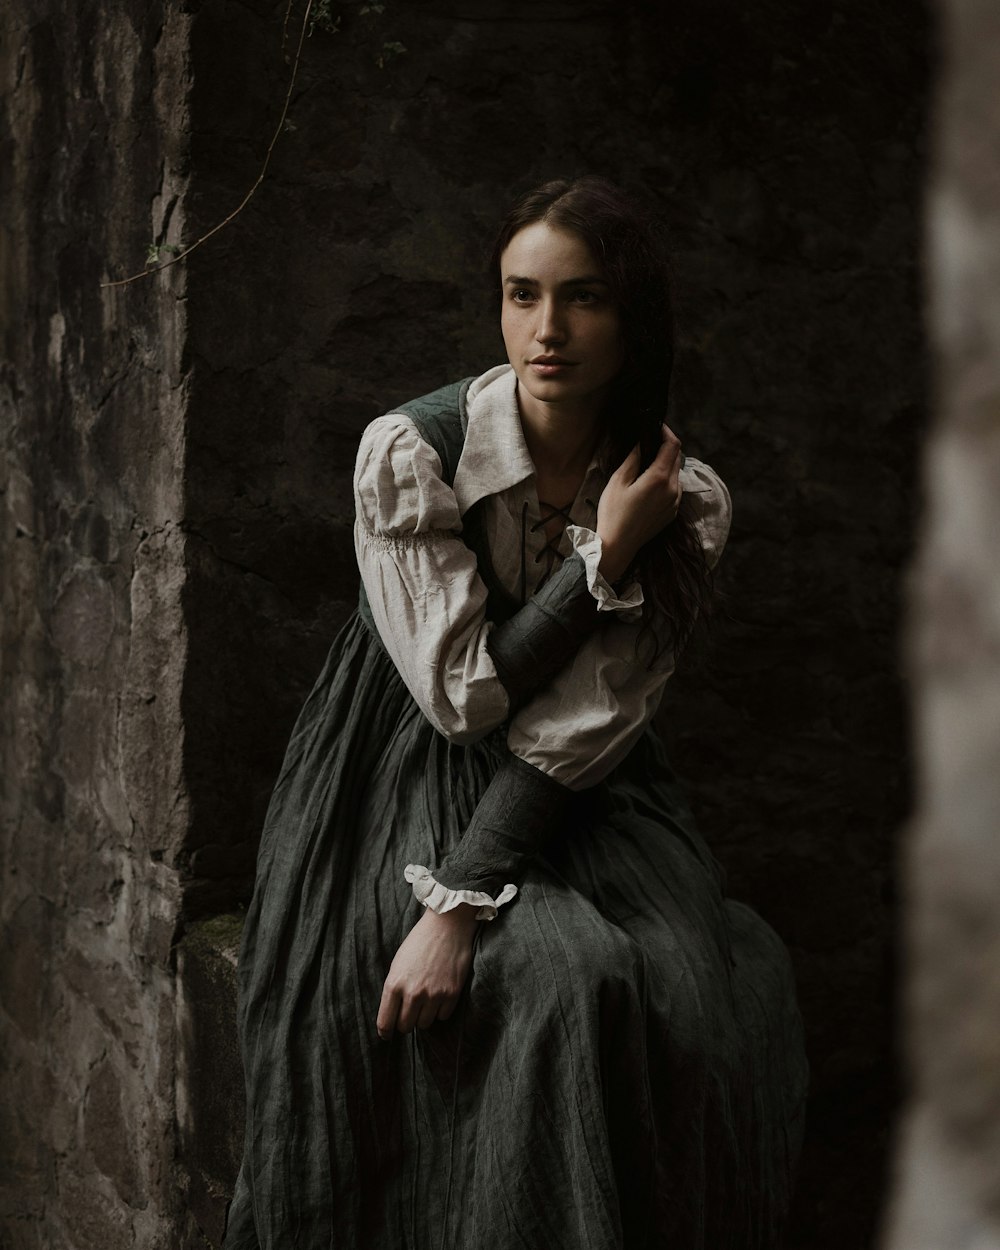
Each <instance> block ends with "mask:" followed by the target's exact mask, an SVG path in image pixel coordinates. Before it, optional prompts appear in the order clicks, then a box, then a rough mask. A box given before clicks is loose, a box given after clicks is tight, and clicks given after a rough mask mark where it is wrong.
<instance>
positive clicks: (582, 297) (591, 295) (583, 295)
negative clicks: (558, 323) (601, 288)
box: [574, 291, 600, 304]
mask: <svg viewBox="0 0 1000 1250" xmlns="http://www.w3.org/2000/svg"><path fill="white" fill-rule="evenodd" d="M574 298H575V300H576V302H577V303H578V304H593V303H594V302H595V301H596V300H597V299H599V298H600V297H599V296H598V294H597V292H596V291H577V292H575V294H574Z"/></svg>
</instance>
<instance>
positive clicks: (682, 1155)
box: [225, 409, 806, 1250]
mask: <svg viewBox="0 0 1000 1250" xmlns="http://www.w3.org/2000/svg"><path fill="white" fill-rule="evenodd" d="M411 411H413V413H414V415H415V416H416V414H417V412H419V411H420V410H419V409H413V410H411ZM424 416H425V418H426V416H427V412H426V411H425V412H424ZM421 431H422V433H423V435H424V437H425V438H426V439H427V441H430V442H431V443H432V445H434V446H435V447H436V448H437V449H438V450H439V452H441V454H442V460H443V462H444V463H445V466H446V471H447V469H448V465H449V464H450V465H451V470H450V471H451V472H452V473H453V470H454V463H455V456H454V454H453V453H454V450H455V446H456V445H457V446H459V447H460V443H461V433H460V429H459V427H458V425H457V415H456V417H455V418H454V419H453V420H450V419H449V418H448V416H447V414H444V415H443V416H442V415H441V414H438V416H436V417H433V419H430V420H424V422H423V424H422V426H421ZM469 529H471V530H472V531H473V534H474V535H476V534H477V533H478V534H479V535H481V533H482V531H481V530H479V531H477V530H476V527H475V526H470V527H469ZM467 532H468V531H467ZM482 541H483V540H482V538H481V536H479V537H474V538H473V540H472V544H470V545H473V544H474V543H475V542H479V543H480V544H481V543H482ZM477 555H479V556H480V557H481V567H482V568H483V569H484V570H488V553H487V552H485V551H484V550H479V551H477ZM487 584H489V583H487ZM364 609H365V605H364V600H363V596H362V605H361V608H360V609H359V611H358V612H357V613H356V614H355V615H354V616H353V617H352V619H351V620H350V621H349V622H348V624H347V625H346V627H345V628H344V630H343V631H342V632H341V634H340V636H339V637H338V638H337V640H336V641H335V642H334V644H333V647H332V649H331V651H330V655H329V658H328V660H327V662H326V665H325V667H324V669H323V672H322V673H321V674H320V677H319V680H318V681H317V683H316V686H315V688H314V689H313V691H312V693H311V694H310V696H309V699H308V701H307V702H306V705H305V707H304V708H303V710H302V713H301V715H300V717H299V720H298V722H297V724H296V726H295V729H294V731H293V734H292V738H291V741H290V743H289V746H288V752H287V755H286V757H285V761H284V765H283V767H282V771H281V774H280V776H279V778H278V782H277V785H276V787H275V791H274V795H273V798H272V801H271V805H270V809H269V812H268V816H267V821H266V825H265V830H264V835H263V841H262V845H261V851H260V859H259V864H258V875H257V885H256V890H255V893H254V898H253V902H252V905H251V908H250V911H249V914H248V916H247V923H246V929H245V937H244V945H243V950H242V952H241V957H240V970H239V983H240V1029H241V1043H242V1050H243V1058H244V1066H245V1073H246V1090H247V1131H246V1150H245V1157H244V1162H243V1167H242V1170H241V1172H240V1176H239V1179H238V1182H237V1188H236V1193H235V1196H234V1199H233V1204H232V1207H231V1210H230V1217H229V1227H228V1231H227V1236H226V1241H225V1247H226V1250H257V1248H258V1247H260V1248H261V1250H277V1248H279V1247H280V1248H281V1250H291V1248H292V1247H296V1248H297V1250H320V1248H321V1247H322V1248H323V1250H326V1248H327V1247H336V1248H338V1250H339V1248H343V1250H444V1248H448V1250H452V1248H458V1250H473V1248H476V1250H478V1248H479V1247H483V1246H489V1247H490V1248H491V1250H663V1248H669V1250H727V1248H732V1250H750V1248H751V1247H770V1246H775V1245H777V1244H778V1242H779V1239H780V1233H781V1228H782V1225H783V1221H784V1218H785V1215H786V1212H787V1208H788V1203H789V1193H790V1184H791V1176H792V1171H793V1168H794V1164H795V1159H796V1156H797V1153H798V1146H799V1141H800V1136H801V1122H802V1111H803V1104H804V1097H805V1084H806V1068H805V1061H804V1059H803V1055H802V1042H801V1026H800V1020H799V1015H798V1011H797V1008H796V1005H795V997H794V990H793V985H792V978H791V971H790V968H789V962H788V957H787V954H786V952H785V950H784V948H783V947H782V945H781V943H780V941H779V940H778V938H777V937H776V936H775V934H774V933H773V932H772V930H771V929H770V928H769V927H768V926H767V925H766V924H765V923H764V922H763V921H762V920H761V919H760V918H759V917H758V916H757V915H756V914H755V913H754V912H753V911H751V910H750V909H749V908H747V907H745V906H743V905H741V904H739V903H735V902H732V901H728V900H725V899H724V898H723V895H722V889H721V880H720V872H719V870H718V867H717V865H716V863H715V861H714V860H713V858H712V856H711V854H710V852H709V851H708V849H707V847H706V845H705V843H704V842H703V841H702V839H701V837H700V836H699V834H698V833H697V831H696V828H695V824H694V821H693V819H692V817H691V813H690V811H689V809H688V807H687V805H686V803H685V801H684V799H683V797H682V794H681V791H680V788H679V786H678V784H677V782H676V780H675V778H674V776H673V774H672V772H671V770H670V767H669V765H668V763H667V761H666V758H665V756H664V752H663V748H662V746H661V745H660V743H659V741H658V739H657V737H656V736H655V734H654V733H653V732H652V731H647V732H646V733H645V734H644V735H643V737H642V738H641V739H640V741H639V743H638V744H637V746H636V747H635V748H634V749H633V750H632V752H631V753H630V755H629V756H628V757H627V759H626V760H625V761H624V763H623V764H621V765H620V766H619V767H618V768H617V769H616V770H615V771H614V772H612V773H611V775H610V776H609V777H608V778H607V779H606V781H604V782H603V783H602V784H601V785H599V786H597V787H595V788H593V789H591V790H589V791H586V792H584V793H583V794H581V795H580V796H579V797H578V798H577V800H576V801H575V802H574V803H573V804H572V806H571V809H570V813H569V815H568V817H567V818H566V819H565V820H564V821H563V822H562V824H561V826H560V827H558V828H556V829H553V831H552V833H551V835H550V836H549V838H548V840H547V842H546V844H545V847H544V851H543V853H542V854H541V855H540V856H538V857H537V858H535V859H534V860H533V861H532V862H531V863H530V865H529V866H528V868H527V869H526V871H525V873H524V875H523V877H522V879H521V881H520V882H519V883H518V884H519V886H520V892H519V893H518V895H517V898H516V899H515V900H514V901H513V902H511V903H509V904H507V905H506V906H505V907H503V908H502V909H501V911H500V913H499V915H498V917H497V919H496V920H494V921H492V922H490V923H484V924H482V925H481V926H480V929H479V934H478V938H477V945H476V949H475V957H474V962H473V970H472V974H471V977H470V980H469V983H468V985H467V987H466V991H465V993H464V995H463V998H462V1000H461V1003H460V1006H459V1008H458V1010H456V1012H455V1014H454V1015H453V1016H452V1017H451V1019H450V1020H448V1021H447V1022H440V1021H439V1022H437V1023H436V1024H434V1025H433V1026H432V1027H431V1028H430V1029H427V1030H417V1031H415V1032H414V1033H412V1034H409V1035H396V1036H395V1037H394V1039H393V1040H392V1041H390V1042H381V1041H380V1040H379V1039H378V1037H377V1035H376V1032H375V1017H376V1013H377V1011H378V1005H379V1000H380V997H381V992H382V984H383V981H384V979H385V976H386V973H387V971H388V968H389V964H390V963H391V961H392V958H393V956H394V954H395V952H396V950H397V949H398V947H399V945H400V943H401V942H402V940H403V938H404V937H405V936H406V934H407V933H408V932H409V930H410V929H411V928H412V926H413V924H414V923H415V922H416V920H417V919H418V918H419V915H420V911H421V909H420V906H419V904H417V903H416V902H415V901H414V899H413V897H412V894H411V891H410V889H409V887H408V886H407V885H406V884H405V882H404V881H403V878H402V869H403V866H404V865H405V864H408V863H418V864H428V865H431V866H433V865H435V864H437V863H440V862H441V861H442V860H443V859H444V857H445V856H446V855H447V854H448V852H449V851H451V850H452V849H453V848H454V847H455V846H456V845H457V844H458V842H459V841H460V840H461V838H462V834H463V830H464V829H465V828H466V826H467V825H468V823H469V821H470V818H471V817H472V814H473V812H474V811H475V809H476V806H477V803H478V802H479V799H480V797H481V796H482V794H483V793H484V791H485V790H486V787H487V786H488V785H489V782H490V780H491V778H492V777H493V775H494V773H495V772H496V770H497V768H498V766H499V764H500V762H501V760H502V759H503V757H504V754H505V752H506V745H505V743H506V729H505V728H503V727H501V728H500V729H498V730H497V731H495V732H494V733H493V734H491V735H489V736H488V737H487V738H485V739H484V740H482V741H480V742H477V743H475V744H474V745H472V746H465V747H460V746H455V745H453V744H451V743H449V742H448V741H447V740H446V739H445V738H444V737H443V736H441V735H440V734H439V733H437V732H436V731H435V730H434V729H433V728H432V727H431V725H430V724H429V722H428V721H427V720H426V719H425V718H424V716H423V714H422V713H421V712H420V710H419V709H418V707H417V706H416V704H415V703H414V701H413V699H412V697H411V696H410V694H409V692H408V691H407V689H406V687H405V685H404V684H403V681H402V679H401V678H400V676H399V674H398V673H397V671H396V669H395V667H394V666H393V664H392V662H391V660H390V659H389V658H388V656H387V654H386V652H385V651H384V649H383V647H382V645H381V643H380V641H379V638H378V636H377V634H376V633H375V630H374V627H373V625H372V624H371V622H370V616H369V615H368V613H367V612H366V611H365V610H364ZM499 610H501V609H500V608H499V607H498V611H499ZM491 619H492V618H491Z"/></svg>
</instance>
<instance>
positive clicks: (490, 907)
mask: <svg viewBox="0 0 1000 1250" xmlns="http://www.w3.org/2000/svg"><path fill="white" fill-rule="evenodd" d="M403 876H404V877H405V878H406V880H407V881H408V882H409V883H410V885H412V886H413V897H414V898H415V899H416V900H417V902H418V903H423V905H424V906H425V907H429V908H430V909H431V911H434V912H437V914H438V915H439V916H440V915H443V914H444V912H446V911H452V910H453V909H454V908H456V907H458V906H459V904H460V903H469V904H470V905H471V906H473V907H478V908H479V910H478V911H477V912H476V919H477V920H495V919H496V915H497V908H498V907H502V906H503V905H504V903H509V902H510V900H511V899H512V898H513V897H514V895H515V894H516V893H517V886H516V885H513V884H511V883H510V882H508V883H507V885H505V886H504V888H503V889H502V890H501V891H500V893H499V894H498V895H497V896H496V898H495V899H494V898H490V896H489V895H488V894H485V893H484V892H483V891H482V890H449V889H448V888H447V886H443V885H441V884H440V882H438V881H435V880H434V878H433V877H432V876H431V874H430V869H428V868H425V867H424V866H423V864H407V865H406V867H405V868H404V869H403Z"/></svg>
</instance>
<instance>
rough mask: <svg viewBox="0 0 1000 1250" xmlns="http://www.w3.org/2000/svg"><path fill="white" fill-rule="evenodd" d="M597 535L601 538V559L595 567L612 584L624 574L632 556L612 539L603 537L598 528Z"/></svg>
mask: <svg viewBox="0 0 1000 1250" xmlns="http://www.w3.org/2000/svg"><path fill="white" fill-rule="evenodd" d="M597 536H598V537H599V538H600V540H601V559H600V563H599V564H598V566H597V569H598V572H599V573H600V574H601V576H602V577H603V578H604V579H605V580H606V581H609V582H611V583H612V585H613V584H614V583H615V582H618V581H621V579H622V578H623V577H624V576H625V571H626V569H627V568H628V566H629V565H630V564H631V563H632V557H631V555H630V554H629V553H628V552H623V551H622V549H621V547H619V546H618V545H617V544H616V543H615V542H614V541H612V540H609V539H607V538H605V537H604V535H603V534H601V532H600V530H598V532H597Z"/></svg>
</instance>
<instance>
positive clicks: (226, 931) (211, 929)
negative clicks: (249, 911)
mask: <svg viewBox="0 0 1000 1250" xmlns="http://www.w3.org/2000/svg"><path fill="white" fill-rule="evenodd" d="M244 919H245V916H244V914H243V913H242V912H239V913H231V912H230V913H226V914H224V915H222V916H213V917H212V918H211V919H210V920H201V921H199V922H198V923H197V924H193V925H191V927H190V928H189V929H188V931H187V933H185V935H184V945H185V946H187V947H188V948H189V949H192V950H195V951H197V952H198V953H199V954H209V953H212V952H225V953H226V954H230V953H232V954H235V952H236V951H237V950H238V949H239V945H240V939H241V937H242V936H243V921H244Z"/></svg>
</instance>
